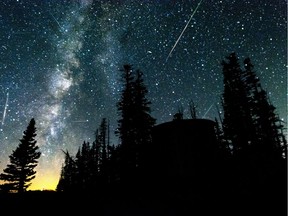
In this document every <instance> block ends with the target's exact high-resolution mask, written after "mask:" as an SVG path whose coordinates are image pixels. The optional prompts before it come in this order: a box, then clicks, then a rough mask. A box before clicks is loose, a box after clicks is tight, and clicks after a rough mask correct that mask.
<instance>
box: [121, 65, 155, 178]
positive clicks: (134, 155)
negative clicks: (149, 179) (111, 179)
mask: <svg viewBox="0 0 288 216" xmlns="http://www.w3.org/2000/svg"><path fill="white" fill-rule="evenodd" d="M120 71H121V72H122V76H121V78H122V80H121V81H122V83H123V89H122V92H121V98H120V100H119V102H118V103H117V109H118V112H119V115H120V119H119V120H118V128H117V130H116V134H117V135H118V136H119V138H120V140H121V143H120V148H119V151H120V153H119V156H120V173H121V174H120V175H122V179H123V178H125V179H126V180H128V179H129V178H131V177H132V176H133V175H135V173H136V169H138V170H139V166H140V167H141V164H143V163H144V161H143V160H144V155H145V153H144V152H145V151H146V150H145V149H146V147H147V146H148V145H149V143H151V141H152V137H151V130H152V127H153V125H154V124H155V119H154V118H153V117H151V109H150V104H151V102H150V101H149V100H148V99H147V93H148V90H147V88H146V85H145V84H144V79H143V73H142V72H141V71H140V70H136V71H134V70H133V68H132V65H129V64H127V65H124V66H123V69H121V70H120Z"/></svg>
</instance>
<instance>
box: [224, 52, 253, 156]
mask: <svg viewBox="0 0 288 216" xmlns="http://www.w3.org/2000/svg"><path fill="white" fill-rule="evenodd" d="M226 59H227V60H228V62H225V61H223V62H222V66H223V83H224V92H223V110H224V118H223V131H224V134H225V137H226V139H227V140H228V141H229V142H231V143H232V146H233V153H234V154H236V155H239V154H240V155H241V154H242V153H243V152H245V151H246V150H247V148H248V145H249V144H250V143H251V141H252V136H253V134H254V133H253V121H252V116H251V113H250V110H249V106H248V96H247V92H246V87H245V83H244V81H243V73H242V70H241V68H240V64H239V62H238V57H237V56H236V54H235V53H231V54H230V55H229V56H228V57H226Z"/></svg>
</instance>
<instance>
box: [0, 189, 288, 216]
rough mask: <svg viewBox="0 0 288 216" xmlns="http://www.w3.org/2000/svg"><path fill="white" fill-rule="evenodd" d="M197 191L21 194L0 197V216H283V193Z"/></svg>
mask: <svg viewBox="0 0 288 216" xmlns="http://www.w3.org/2000/svg"><path fill="white" fill-rule="evenodd" d="M201 190H202V189H200V188H199V190H198V191H197V189H196V190H195V191H194V192H193V191H187V192H186V191H183V190H182V191H173V190H170V189H169V186H167V187H165V189H164V187H163V188H162V189H161V190H158V191H157V190H155V191H154V193H151V191H148V190H145V188H142V189H137V188H135V190H124V189H123V188H122V189H120V190H118V191H116V190H113V192H108V193H105V195H101V194H102V192H99V193H97V192H94V193H69V194H68V193H58V192H54V191H29V192H26V193H24V194H22V195H20V194H0V212H1V215H2V213H4V212H7V213H6V215H8V214H10V213H11V215H13V213H21V214H25V215H26V214H30V215H37V214H43V213H44V214H65V215H68V214H73V215H74V214H79V215H100V216H101V215H103V216H108V215H117V216H120V215H123V216H124V215H127V216H132V215H133V216H138V215H139V216H140V215H141V216H142V215H143V216H144V215H147V216H154V215H157V216H159V215H165V216H182V215H185V216H186V215H195V216H202V215H203V216H204V215H209V216H210V215H219V216H226V215H227V216H228V215H229V216H238V215H239V216H240V215H241V216H242V215H243V216H250V215H251V216H252V215H253V216H264V215H268V216H270V215H271V216H287V204H286V203H287V199H286V197H284V195H285V194H286V193H285V192H284V193H283V196H282V197H279V196H278V197H277V196H275V194H267V193H265V192H263V193H262V194H259V193H258V192H257V194H255V193H253V192H251V193H246V192H243V193H241V192H235V191H229V192H227V191H225V192H223V193H221V190H218V189H217V190H215V191H214V192H211V193H208V192H207V191H205V189H203V191H202V192H200V191H201ZM125 191H126V192H125ZM145 191H146V192H145ZM237 193H238V194H237ZM103 194H104V193H103ZM193 194H194V195H193ZM278 195H279V194H278ZM3 215H4V214H3Z"/></svg>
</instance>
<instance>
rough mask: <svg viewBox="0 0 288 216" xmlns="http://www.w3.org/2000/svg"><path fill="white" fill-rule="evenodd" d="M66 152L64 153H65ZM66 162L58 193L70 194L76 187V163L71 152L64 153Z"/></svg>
mask: <svg viewBox="0 0 288 216" xmlns="http://www.w3.org/2000/svg"><path fill="white" fill-rule="evenodd" d="M63 152H64V151H63ZM64 154H65V160H64V163H63V165H62V168H61V174H60V179H59V181H58V184H57V186H56V191H58V192H68V191H73V190H75V187H76V173H77V172H76V163H75V161H74V159H73V158H72V157H71V156H70V154H69V152H68V151H66V152H64Z"/></svg>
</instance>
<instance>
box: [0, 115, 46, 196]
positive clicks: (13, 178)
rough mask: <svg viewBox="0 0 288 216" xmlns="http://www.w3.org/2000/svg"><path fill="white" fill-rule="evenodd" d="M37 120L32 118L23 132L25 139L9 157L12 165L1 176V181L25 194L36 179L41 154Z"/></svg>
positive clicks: (21, 140)
mask: <svg viewBox="0 0 288 216" xmlns="http://www.w3.org/2000/svg"><path fill="white" fill-rule="evenodd" d="M35 137H36V127H35V120H34V118H32V119H31V120H30V122H29V125H28V126H27V129H26V130H25V131H24V132H23V138H22V139H20V143H19V145H18V146H17V148H16V149H15V150H14V151H13V153H12V154H11V155H10V156H9V158H10V164H8V165H7V168H5V169H4V170H3V172H4V173H1V174H0V179H1V180H4V181H7V182H9V183H6V184H8V185H9V187H10V189H11V190H15V191H17V192H18V193H23V192H24V191H26V189H27V188H28V187H29V186H30V185H31V180H33V179H34V178H35V175H36V171H35V170H34V169H35V167H36V166H37V165H38V159H39V158H40V155H41V153H40V152H39V147H38V146H37V145H36V143H37V141H36V140H35Z"/></svg>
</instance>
